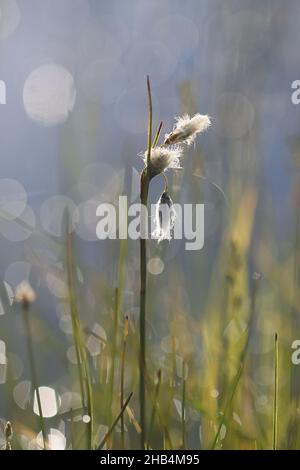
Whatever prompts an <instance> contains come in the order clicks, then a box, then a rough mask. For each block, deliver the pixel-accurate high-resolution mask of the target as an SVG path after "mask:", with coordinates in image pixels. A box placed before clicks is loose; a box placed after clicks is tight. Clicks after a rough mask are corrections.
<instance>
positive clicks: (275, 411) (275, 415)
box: [273, 333, 279, 450]
mask: <svg viewBox="0 0 300 470" xmlns="http://www.w3.org/2000/svg"><path fill="white" fill-rule="evenodd" d="M274 349H275V351H274V362H275V364H274V404H273V450H276V449H277V425H278V357H279V354H278V335H277V333H275V337H274Z"/></svg>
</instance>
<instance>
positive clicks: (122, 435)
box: [120, 316, 128, 449]
mask: <svg viewBox="0 0 300 470" xmlns="http://www.w3.org/2000/svg"><path fill="white" fill-rule="evenodd" d="M127 338H128V317H127V316H126V317H125V323H124V334H123V349H122V355H121V397H120V402H121V409H122V407H123V405H124V381H125V355H126V346H127ZM121 443H122V449H124V444H125V430H124V414H122V416H121Z"/></svg>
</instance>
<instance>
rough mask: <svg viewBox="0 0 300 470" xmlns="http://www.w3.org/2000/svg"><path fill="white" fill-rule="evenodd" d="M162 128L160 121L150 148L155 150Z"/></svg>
mask: <svg viewBox="0 0 300 470" xmlns="http://www.w3.org/2000/svg"><path fill="white" fill-rule="evenodd" d="M162 126H163V123H162V121H161V122H160V123H159V126H158V129H157V131H156V134H155V137H154V140H153V143H152V147H153V148H155V147H156V144H157V142H158V139H159V136H160V133H161V129H162Z"/></svg>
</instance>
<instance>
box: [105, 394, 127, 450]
mask: <svg viewBox="0 0 300 470" xmlns="http://www.w3.org/2000/svg"><path fill="white" fill-rule="evenodd" d="M132 395H133V392H131V393H130V395H129V397H128V398H127V400H126V401H125V403H124V405H123V406H122V408H121V411H120V413H119V414H118V416H117V417H116V419H115V420H114V422H113V423H112V425H111V427H110V428H109V430H108V431H107V433H106V434H105V436H104V438H103V439H102V441H101V443H100V445H99V447H98V449H97V450H101V449H102V448H103V447H104V445H105V443H106V441H107V439H108V438H109V436H110V435H111V433H112V432H113V430H114V428H115V426H116V425H117V424H118V421H119V420H120V418H121V416H122V415H123V413H124V411H125V410H126V407H127V405H128V403H129V402H130V400H131V398H132Z"/></svg>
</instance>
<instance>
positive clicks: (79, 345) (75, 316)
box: [66, 214, 94, 450]
mask: <svg viewBox="0 0 300 470" xmlns="http://www.w3.org/2000/svg"><path fill="white" fill-rule="evenodd" d="M66 220H67V223H66V228H67V230H66V264H67V278H68V288H69V301H70V312H71V322H72V329H73V336H74V342H75V349H76V351H77V354H78V355H77V359H79V361H80V362H79V364H78V370H79V378H80V381H81V380H82V381H83V375H84V378H85V389H86V400H87V409H88V414H89V417H90V421H89V423H88V448H89V449H90V450H92V449H93V436H94V410H93V394H92V382H91V374H90V368H89V364H88V359H87V355H86V349H85V343H84V336H83V331H82V328H81V324H80V320H79V313H78V309H77V304H76V293H75V280H74V263H73V243H72V236H71V234H70V233H69V230H68V229H69V223H68V221H69V218H68V214H67V217H66ZM81 367H82V369H81ZM82 371H83V373H84V374H83V373H82ZM81 387H82V384H81ZM83 390H84V387H83ZM83 394H84V392H83Z"/></svg>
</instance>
